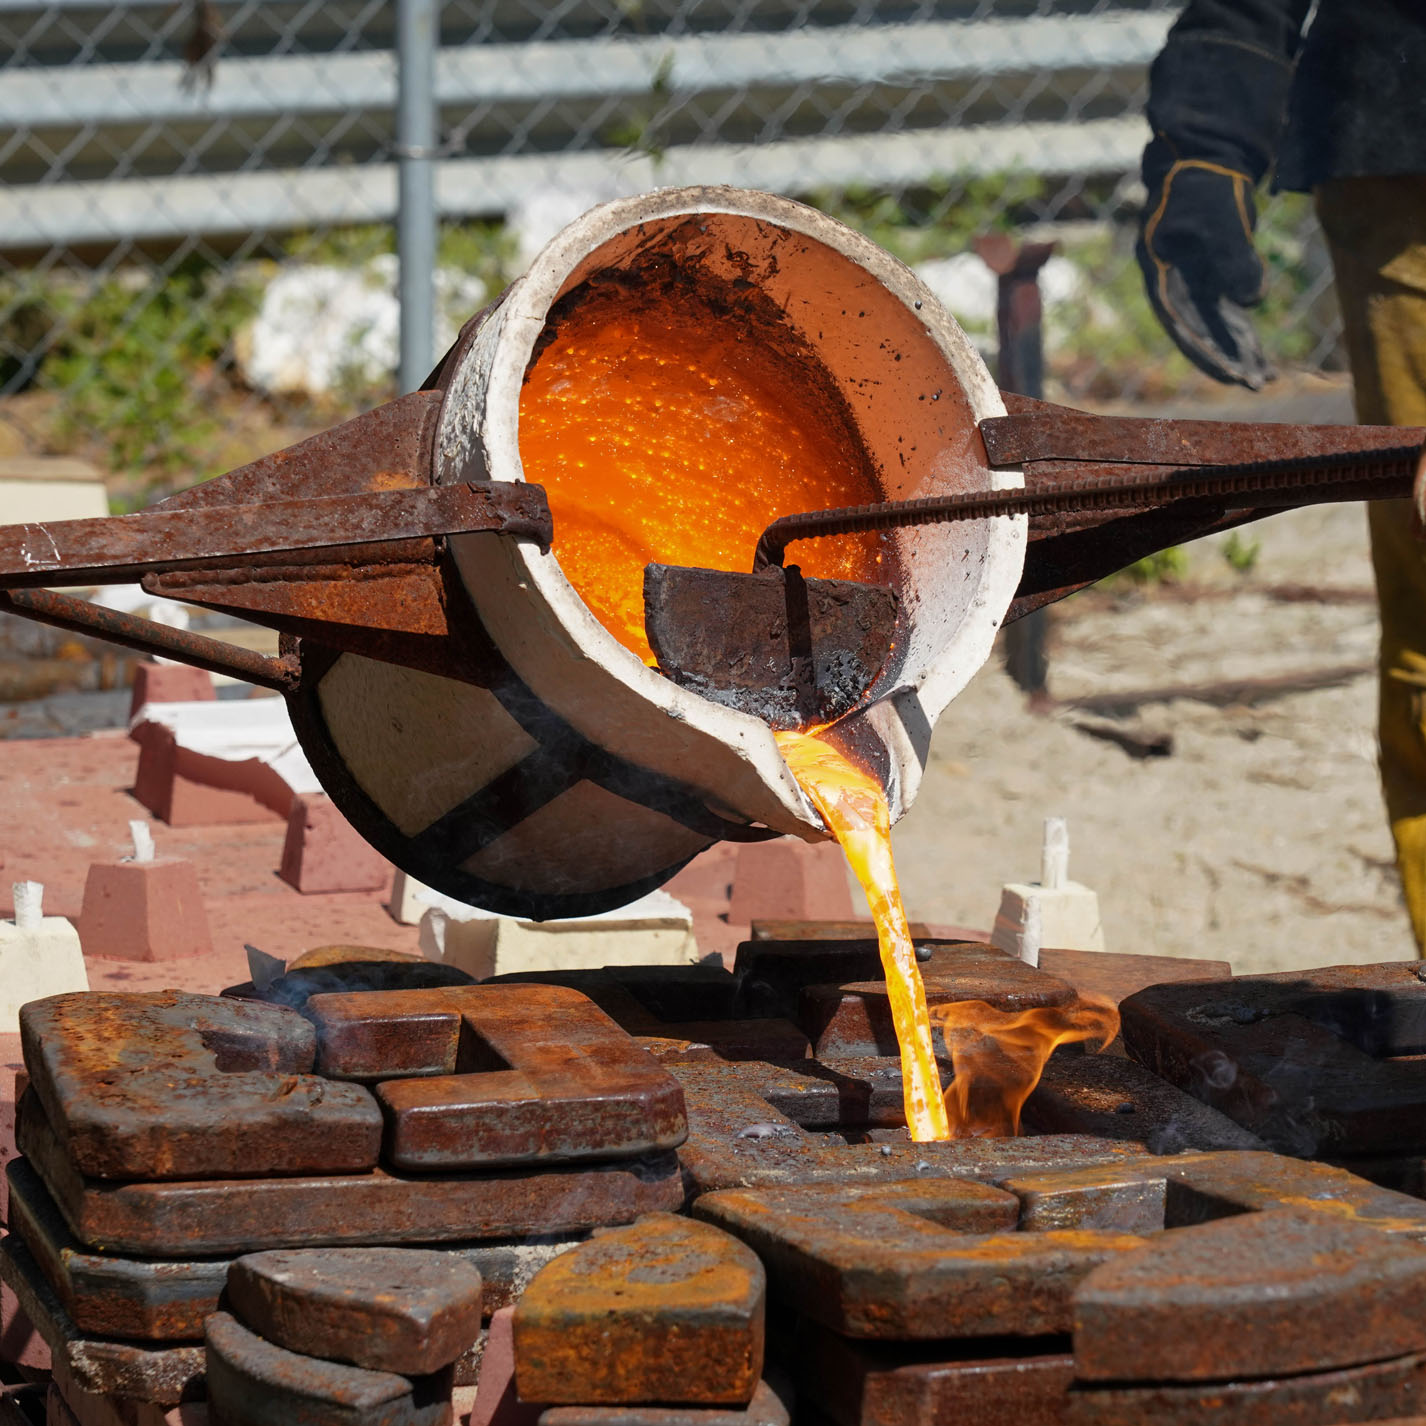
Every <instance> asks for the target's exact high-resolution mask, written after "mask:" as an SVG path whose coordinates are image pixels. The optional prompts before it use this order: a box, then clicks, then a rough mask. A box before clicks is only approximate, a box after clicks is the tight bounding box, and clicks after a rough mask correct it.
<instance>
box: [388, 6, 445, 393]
mask: <svg viewBox="0 0 1426 1426" xmlns="http://www.w3.org/2000/svg"><path fill="white" fill-rule="evenodd" d="M439 22H440V11H439V8H438V6H437V4H436V0H398V3H397V6H396V27H397V43H396V54H397V61H396V62H397V96H396V158H397V172H398V175H399V176H398V187H397V212H396V251H397V255H398V258H399V262H400V270H399V276H398V283H399V290H398V297H399V299H400V302H401V355H400V365H399V367H398V370H397V381H398V383H399V385H400V388H401V390H402V392H403V393H404V392H407V391H414V390H416V389H417V388H418V387H419V386H420V385H421V383H422V382H423V381H425V379H426V376H427V374H428V373H429V372H430V370H431V365H432V363H433V362H434V361H435V358H436V324H435V316H436V312H435V272H436V188H435V152H436V44H437V37H438V26H439Z"/></svg>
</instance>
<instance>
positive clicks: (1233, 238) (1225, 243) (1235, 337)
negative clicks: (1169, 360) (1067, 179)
mask: <svg viewBox="0 0 1426 1426" xmlns="http://www.w3.org/2000/svg"><path fill="white" fill-rule="evenodd" d="M1144 181H1145V183H1146V184H1147V186H1148V190H1149V197H1148V202H1147V203H1146V204H1145V205H1144V216H1143V222H1142V226H1141V227H1140V230H1139V242H1138V245H1137V247H1136V249H1135V255H1136V256H1137V257H1138V259H1139V266H1140V267H1141V268H1142V269H1143V273H1144V286H1145V289H1146V291H1147V292H1148V296H1149V302H1150V303H1151V304H1152V306H1153V309H1154V314H1155V315H1156V316H1157V317H1158V319H1159V321H1160V322H1162V323H1163V325H1164V329H1165V331H1167V332H1168V334H1169V336H1171V337H1172V338H1173V340H1174V342H1175V343H1176V344H1177V346H1178V348H1179V350H1180V351H1181V352H1182V353H1183V354H1184V355H1185V356H1186V357H1187V358H1188V359H1189V361H1191V362H1192V363H1193V364H1194V365H1195V366H1196V367H1198V368H1199V369H1200V370H1201V371H1205V372H1207V373H1208V375H1209V376H1211V377H1213V378H1215V379H1216V380H1218V381H1224V382H1236V383H1238V384H1239V385H1241V386H1246V387H1249V388H1250V389H1251V390H1253V391H1257V390H1259V389H1260V388H1261V387H1262V386H1263V385H1264V384H1265V383H1266V382H1268V381H1271V380H1272V378H1273V376H1274V375H1275V374H1276V373H1275V372H1274V371H1273V369H1272V367H1271V366H1270V365H1269V364H1268V360H1267V358H1266V357H1265V356H1264V355H1263V349H1262V346H1261V344H1260V343H1259V341H1258V336H1257V333H1256V331H1255V330H1254V329H1253V323H1252V320H1251V318H1250V317H1249V315H1248V309H1249V308H1252V307H1256V306H1257V305H1258V304H1259V303H1260V302H1261V301H1262V300H1263V295H1264V293H1265V291H1266V288H1267V269H1266V268H1265V267H1264V266H1263V260H1262V259H1261V258H1260V257H1259V256H1258V252H1257V249H1256V248H1255V247H1254V246H1253V231H1254V229H1255V227H1256V225H1257V210H1256V208H1255V207H1254V205H1253V180H1252V178H1251V177H1250V176H1249V175H1248V174H1246V173H1241V172H1238V171H1237V170H1236V169H1233V168H1231V167H1228V166H1227V165H1224V164H1221V163H1215V162H1212V161H1210V160H1207V159H1176V158H1173V156H1172V155H1171V153H1170V152H1169V151H1168V145H1167V143H1166V142H1165V141H1164V140H1163V139H1162V138H1160V139H1157V140H1155V142H1153V143H1151V144H1150V145H1149V148H1148V150H1147V151H1146V152H1145V154H1144Z"/></svg>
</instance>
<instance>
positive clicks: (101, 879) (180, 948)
mask: <svg viewBox="0 0 1426 1426" xmlns="http://www.w3.org/2000/svg"><path fill="white" fill-rule="evenodd" d="M129 826H130V828H131V830H132V832H133V837H134V855H133V856H132V857H126V858H124V859H122V860H120V861H116V862H95V863H94V864H93V865H92V866H91V867H90V868H89V875H88V877H87V878H86V879H85V882H84V904H83V905H82V907H81V908H80V912H79V939H80V942H81V944H82V945H83V947H84V954H85V955H87V956H100V957H103V958H105V959H107V960H120V961H172V960H181V959H183V958H184V957H187V956H203V955H207V954H208V953H209V952H211V951H212V949H213V941H212V937H211V935H210V934H209V931H208V913H207V911H206V910H205V909H204V906H203V893H202V892H201V891H200V890H199V887H198V873H197V872H196V871H195V870H194V866H193V863H192V862H190V861H188V860H187V859H186V858H184V857H157V856H155V855H154V847H153V839H152V837H151V836H150V834H149V830H148V824H147V823H146V822H131V823H130V824H129Z"/></svg>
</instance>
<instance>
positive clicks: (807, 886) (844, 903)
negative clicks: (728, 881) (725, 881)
mask: <svg viewBox="0 0 1426 1426" xmlns="http://www.w3.org/2000/svg"><path fill="white" fill-rule="evenodd" d="M854 914H855V912H854V911H853V909H852V893H851V888H850V886H849V885H848V883H847V859H846V858H845V857H844V856H843V855H842V849H841V848H840V847H839V846H838V845H837V844H836V843H835V842H803V841H799V840H798V839H797V838H795V837H779V838H778V839H777V840H776V841H775V842H745V843H744V844H743V845H742V846H740V847H739V848H738V859H737V864H736V867H735V869H734V876H733V900H732V905H731V906H730V907H729V908H728V920H729V921H730V922H731V923H733V924H734V925H741V924H746V923H748V922H751V921H809V920H814V919H815V920H819V921H847V920H850V919H851V918H852V916H853V915H854Z"/></svg>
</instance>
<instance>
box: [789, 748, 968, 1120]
mask: <svg viewBox="0 0 1426 1426" xmlns="http://www.w3.org/2000/svg"><path fill="white" fill-rule="evenodd" d="M819 731H820V730H819ZM775 736H776V738H777V745H778V747H779V748H781V749H782V756H783V758H784V759H785V760H786V762H787V765H788V767H790V768H791V769H792V774H793V776H794V777H795V778H796V779H797V781H798V782H799V783H801V785H802V789H803V791H804V792H806V794H807V796H808V797H809V798H811V800H812V802H813V804H814V805H815V806H816V808H817V810H818V811H819V812H820V813H821V814H822V819H823V821H825V822H826V824H827V830H828V831H830V832H831V833H832V835H833V836H834V837H836V839H837V841H838V842H840V843H841V846H842V851H843V852H844V853H845V854H846V858H847V862H848V864H849V865H850V866H851V869H852V874H853V875H854V876H855V877H856V879H857V881H858V882H859V883H860V884H861V888H862V890H863V891H864V892H865V893H866V899H867V905H868V906H869V907H870V908H871V914H872V919H873V920H874V921H875V922H876V940H877V947H878V949H879V950H880V952H881V969H882V973H883V974H884V975H885V976H886V991H887V998H888V999H889V1000H890V1002H891V1023H892V1025H893V1026H894V1027H895V1029H896V1042H897V1044H899V1045H900V1046H901V1087H902V1094H903V1096H904V1098H905V1103H906V1126H907V1128H908V1129H909V1130H910V1131H911V1137H912V1139H913V1140H915V1141H916V1142H917V1143H927V1142H929V1141H931V1140H933V1139H949V1138H950V1137H951V1129H950V1124H949V1122H948V1121H947V1118H946V1103H945V1100H944V1099H943V1098H942V1096H941V1075H940V1071H939V1069H938V1068H937V1066H936V1049H935V1045H934V1043H933V1042H932V1039H931V1022H930V1019H929V1018H928V1016H927V1013H926V990H925V987H924V986H923V985H922V984H921V972H920V970H919V968H918V967H917V965H916V951H915V948H914V947H913V945H912V943H911V927H910V926H909V925H908V924H907V921H906V908H905V907H904V906H903V905H902V904H901V887H900V886H899V885H898V883H897V880H896V864H895V863H894V862H893V861H892V857H891V813H890V809H889V808H888V807H887V802H886V793H885V791H884V790H883V789H882V786H881V784H880V783H879V782H878V781H877V780H876V779H875V778H874V777H872V775H871V774H870V773H868V772H864V771H863V770H862V769H861V768H859V767H858V766H857V765H856V764H855V763H854V762H852V761H851V760H850V759H849V758H847V757H846V756H845V755H844V754H843V753H841V752H840V751H838V749H836V748H834V747H833V746H832V745H831V744H830V743H828V742H827V741H825V740H824V739H822V738H819V737H817V735H816V733H815V732H809V733H778V734H776V735H775Z"/></svg>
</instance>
